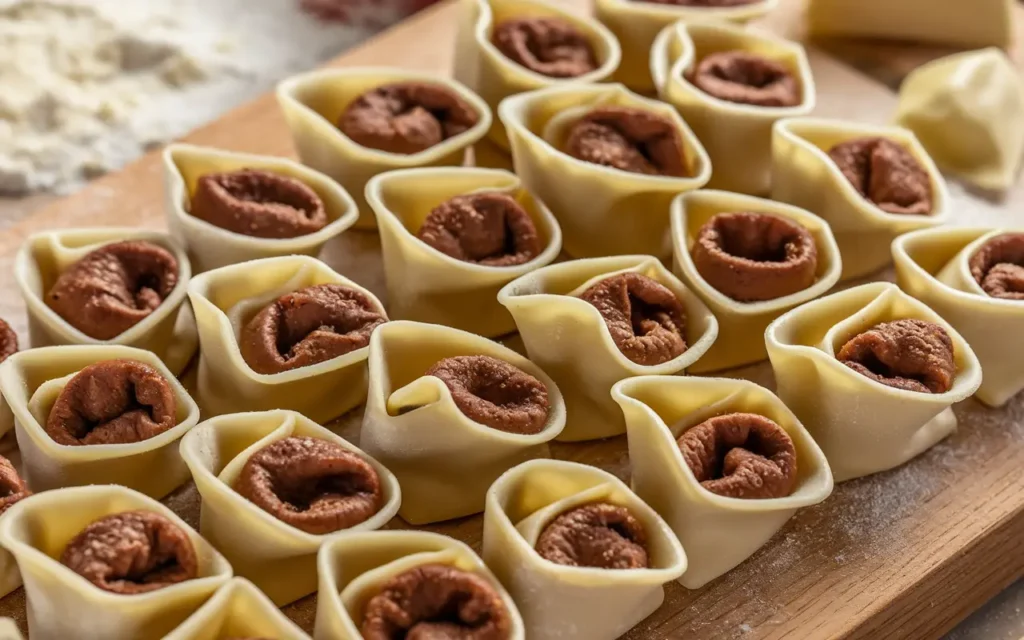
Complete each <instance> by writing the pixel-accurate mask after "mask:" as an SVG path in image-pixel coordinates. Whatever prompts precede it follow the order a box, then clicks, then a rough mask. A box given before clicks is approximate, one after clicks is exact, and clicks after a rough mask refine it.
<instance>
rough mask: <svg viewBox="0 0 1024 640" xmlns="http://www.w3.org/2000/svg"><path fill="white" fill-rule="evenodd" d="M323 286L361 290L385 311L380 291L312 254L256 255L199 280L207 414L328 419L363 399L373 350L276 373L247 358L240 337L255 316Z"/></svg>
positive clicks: (195, 302)
mask: <svg viewBox="0 0 1024 640" xmlns="http://www.w3.org/2000/svg"><path fill="white" fill-rule="evenodd" d="M318 284H339V285H343V286H346V287H349V288H352V289H355V290H356V291H359V292H360V293H362V294H364V295H365V296H367V297H368V298H369V299H370V301H371V302H372V303H373V305H374V307H375V308H376V310H377V311H378V312H380V313H382V314H383V313H384V307H383V305H381V304H380V301H379V300H377V298H376V297H375V296H374V295H373V294H372V293H370V292H369V291H368V290H366V289H364V288H363V287H360V286H359V285H357V284H356V283H354V282H352V281H351V280H349V279H348V278H345V277H343V276H341V275H339V274H337V273H335V272H334V271H332V270H331V269H330V268H329V267H328V266H327V265H325V264H324V263H322V262H320V261H319V260H317V259H315V258H310V257H308V256H287V257H280V258H264V259H263V260H253V261H251V262H245V263H242V264H237V265H231V266H228V267H221V268H220V269H215V270H213V271H208V272H207V273H204V274H202V275H199V276H196V277H195V278H194V279H193V280H192V284H191V285H190V286H189V290H188V295H189V298H190V299H191V300H192V307H193V309H194V310H195V314H196V321H197V324H198V326H199V339H200V357H199V377H198V383H197V384H198V392H197V398H196V399H197V401H198V402H199V406H200V407H201V408H202V410H203V415H204V416H205V417H212V416H216V415H221V414H224V413H236V412H239V411H266V410H270V409H292V410H294V411H298V412H299V413H301V414H303V415H305V416H308V417H309V418H311V419H312V420H314V421H316V422H319V423H324V422H327V421H329V420H332V419H334V418H336V417H338V416H340V415H341V414H343V413H345V412H346V411H348V410H349V409H352V408H354V407H357V406H359V405H360V404H362V403H363V401H364V400H365V399H366V354H367V351H368V348H367V347H364V348H362V349H356V350H355V351H351V352H349V353H346V354H345V355H343V356H340V357H337V358H333V359H331V360H327V361H325V362H321V363H318V364H314V365H311V366H308V367H301V368H298V369H292V370H290V371H283V372H281V373H275V374H259V373H256V372H255V371H253V370H252V368H251V367H249V365H248V364H247V363H246V362H245V360H244V359H243V358H242V353H241V351H240V350H239V347H238V337H239V335H240V333H241V330H242V328H243V327H244V326H245V324H246V323H247V322H248V321H249V319H250V318H252V317H253V316H254V315H256V314H257V313H259V311H260V310H262V309H263V308H264V307H265V306H266V305H268V304H271V303H272V302H274V301H275V300H277V299H278V298H279V297H281V296H283V295H285V294H287V293H291V292H293V291H296V290H298V289H302V288H305V287H311V286H314V285H318Z"/></svg>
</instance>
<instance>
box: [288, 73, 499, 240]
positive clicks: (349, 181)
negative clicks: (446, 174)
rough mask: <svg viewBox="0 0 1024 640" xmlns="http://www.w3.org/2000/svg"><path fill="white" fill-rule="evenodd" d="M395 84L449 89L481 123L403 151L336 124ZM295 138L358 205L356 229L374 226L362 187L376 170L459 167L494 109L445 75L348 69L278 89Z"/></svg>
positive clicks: (307, 159)
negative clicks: (357, 138)
mask: <svg viewBox="0 0 1024 640" xmlns="http://www.w3.org/2000/svg"><path fill="white" fill-rule="evenodd" d="M394 82H425V83H429V84H433V85H439V86H441V87H443V88H445V89H448V90H450V91H452V92H454V93H455V94H457V95H458V96H459V97H460V98H462V99H463V100H465V101H466V102H468V103H469V105H470V106H471V107H472V108H473V110H474V111H476V112H477V114H478V115H479V121H478V122H477V123H476V124H475V125H474V126H472V127H470V128H469V129H467V130H466V131H464V132H462V133H460V134H458V135H455V136H452V137H451V138H448V139H447V140H444V141H442V142H441V143H440V144H436V145H434V146H432V147H430V148H429V149H425V150H423V151H420V152H419V153H413V154H410V155H400V154H395V153H388V152H385V151H378V150H376V149H370V148H368V147H364V146H362V145H360V144H357V143H356V142H354V141H353V140H352V139H351V138H349V137H348V136H346V135H345V134H343V133H342V132H341V130H340V129H339V128H338V126H337V123H338V120H339V119H340V118H341V115H342V114H343V113H344V112H345V109H346V108H347V107H348V106H349V104H351V103H352V102H353V101H354V100H356V99H357V98H358V97H359V96H361V95H362V94H364V93H366V92H367V91H371V90H373V89H375V88H377V87H379V86H381V85H385V84H390V83H394ZM277 99H278V102H279V103H280V105H281V109H282V110H283V112H284V117H285V120H286V121H287V122H288V128H289V129H290V130H291V133H292V139H293V140H294V141H295V147H296V149H297V150H298V152H299V158H300V159H301V160H302V162H303V163H304V164H306V165H308V166H310V167H312V168H314V169H316V170H317V171H321V172H323V173H324V174H326V175H328V176H329V177H331V178H332V179H334V180H336V181H337V182H338V183H339V184H340V185H341V186H342V187H344V188H345V189H346V190H347V191H348V193H349V194H351V195H352V197H353V198H354V199H355V201H356V205H357V206H358V208H359V219H358V220H357V221H356V223H355V226H356V227H358V228H373V226H374V225H375V221H374V219H373V212H372V211H370V209H369V207H368V205H367V204H366V200H365V198H364V197H363V191H364V189H365V188H366V183H367V182H368V181H369V180H370V178H372V177H373V176H375V175H377V174H378V173H383V172H385V171H390V170H392V169H404V168H410V167H425V166H430V167H434V166H459V165H461V164H462V163H463V160H464V156H465V152H466V149H467V147H470V146H472V145H473V144H474V143H476V142H477V141H479V140H480V139H481V138H483V137H484V136H485V135H486V134H487V131H488V130H489V129H490V128H491V121H492V118H491V110H490V109H489V108H488V107H487V103H486V102H484V101H483V100H482V99H481V98H480V97H479V96H477V95H476V94H475V93H473V92H472V91H470V90H469V89H467V88H466V87H465V86H464V85H462V84H460V83H458V82H455V81H454V80H449V79H447V78H444V77H441V76H437V75H431V74H427V73H420V72H416V71H408V70H405V69H397V68H390V67H346V68H344V69H325V70H321V71H312V72H310V73H304V74H301V75H298V76H294V77H292V78H289V79H287V80H285V81H284V82H282V83H281V84H280V85H278V87H277Z"/></svg>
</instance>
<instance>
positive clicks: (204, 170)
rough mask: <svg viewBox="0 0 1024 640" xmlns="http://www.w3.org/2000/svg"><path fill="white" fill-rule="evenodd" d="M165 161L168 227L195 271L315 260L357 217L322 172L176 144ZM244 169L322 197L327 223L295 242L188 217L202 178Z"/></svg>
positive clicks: (349, 202) (339, 189)
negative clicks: (293, 258) (283, 259)
mask: <svg viewBox="0 0 1024 640" xmlns="http://www.w3.org/2000/svg"><path fill="white" fill-rule="evenodd" d="M163 161H164V184H165V195H166V199H167V203H166V210H167V226H168V227H169V228H170V230H171V233H172V234H174V237H175V238H177V239H178V240H179V241H180V242H181V243H182V244H183V245H184V246H185V247H187V248H188V252H189V256H190V257H191V258H192V264H193V265H195V270H196V273H202V272H203V271H209V270H210V269H216V268H218V267H223V266H226V265H229V264H236V263H239V262H245V261H246V260H255V259H257V258H271V257H274V256H287V255H293V254H303V255H310V256H313V257H316V255H317V254H319V253H320V249H321V248H323V246H324V244H326V243H327V241H328V240H330V239H332V238H334V237H336V236H338V235H339V234H340V233H342V232H343V231H345V230H346V229H348V228H349V227H351V226H352V225H353V224H355V222H356V218H358V217H359V211H358V210H357V209H356V203H355V200H353V199H352V196H350V195H349V194H348V192H347V191H345V188H344V187H342V186H341V185H340V184H338V183H337V182H335V181H334V180H333V179H331V178H329V177H327V176H325V175H324V174H322V173H320V172H319V171H314V170H313V169H310V168H308V167H304V166H302V165H301V164H299V163H297V162H293V161H291V160H288V159H285V158H276V157H273V156H258V155H252V154H248V153H236V152H233V151H223V150H220V149H214V148H211V147H197V146H193V145H190V144H172V145H168V146H167V148H166V149H164V152H163ZM241 169H261V170H263V171H269V172H271V173H276V174H278V175H282V176H286V177H288V178H294V179H296V180H298V181H300V182H302V183H303V184H305V185H306V186H308V187H309V188H310V189H312V190H313V191H315V192H316V194H317V195H318V196H320V200H321V201H322V202H323V204H324V211H325V212H326V213H327V221H328V222H327V225H326V226H324V228H323V229H320V230H319V231H317V232H315V233H311V234H309V235H304V236H299V237H297V238H283V239H274V238H254V237H252V236H247V235H244V234H241V233H235V232H234V231H228V230H227V229H222V228H220V227H218V226H216V225H213V224H210V223H209V222H206V221H205V220H200V219H199V218H196V217H195V216H193V215H192V214H191V213H189V208H190V202H191V198H192V195H193V194H195V191H196V188H197V185H198V183H199V179H200V178H202V177H203V176H205V175H207V174H211V173H225V172H230V171H238V170H241Z"/></svg>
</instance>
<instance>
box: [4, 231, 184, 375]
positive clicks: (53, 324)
mask: <svg viewBox="0 0 1024 640" xmlns="http://www.w3.org/2000/svg"><path fill="white" fill-rule="evenodd" d="M126 240H143V241H146V242H151V243H153V244H155V245H158V246H160V247H163V248H164V249H167V250H168V251H169V252H170V253H171V254H173V255H174V257H175V259H176V260H177V261H178V282H177V284H176V285H175V287H174V289H173V290H171V292H170V294H168V296H167V298H166V299H165V300H164V301H163V303H161V304H160V306H159V307H157V308H156V309H154V310H153V312H152V313H150V314H149V315H148V316H146V317H145V318H143V319H142V320H141V321H140V322H138V323H137V324H136V325H134V326H133V327H131V328H130V329H128V330H127V331H125V332H124V333H122V334H121V335H119V336H117V337H116V338H113V339H111V340H97V339H95V338H92V337H90V336H87V335H86V334H84V333H82V332H81V331H79V330H78V329H76V328H75V327H73V326H71V325H70V324H68V322H67V321H66V320H64V319H63V318H61V317H60V316H59V315H57V312H55V311H54V310H53V309H51V308H50V307H49V305H47V304H46V294H47V293H49V291H50V289H51V288H53V285H54V283H56V281H57V279H58V278H59V277H60V275H61V274H62V273H63V272H64V271H65V270H67V269H68V268H69V267H71V265H73V264H74V263H76V262H78V261H79V260H81V259H82V258H84V257H85V256H86V255H87V254H88V253H90V252H91V251H95V250H96V249H99V248H101V247H103V246H104V245H108V244H111V243H114V242H122V241H126ZM191 277H192V267H191V263H190V262H189V259H188V256H187V255H186V253H185V251H184V250H183V249H182V247H181V245H179V244H178V243H177V242H176V241H175V240H173V239H172V238H171V237H170V236H169V235H168V234H166V233H162V232H159V231H144V230H141V229H136V228H117V227H96V228H93V229H62V230H58V231H47V232H44V233H38V234H35V235H32V236H29V237H28V239H26V240H25V243H24V244H23V245H22V247H21V250H20V251H18V255H17V257H16V258H15V262H14V279H15V281H16V282H17V283H18V288H19V289H20V290H21V296H22V298H23V299H24V300H25V307H26V308H27V310H28V330H29V339H30V342H31V344H32V347H48V346H55V345H76V344H79V345H92V346H96V347H103V346H107V345H112V346H113V345H125V346H129V347H138V348H139V349H145V350H147V351H152V352H153V353H155V354H157V355H158V356H159V357H160V358H161V360H163V361H164V362H165V363H166V364H167V367H168V368H169V369H170V370H171V371H173V372H174V374H175V375H178V374H180V373H181V372H182V371H183V370H184V369H185V367H186V366H187V365H188V363H189V361H191V360H192V357H193V356H194V355H195V353H196V349H197V347H198V346H199V336H198V334H197V333H196V322H195V317H194V316H193V315H192V308H191V307H190V306H189V305H188V304H184V303H185V302H186V295H185V293H186V291H187V289H188V283H189V280H190V279H191Z"/></svg>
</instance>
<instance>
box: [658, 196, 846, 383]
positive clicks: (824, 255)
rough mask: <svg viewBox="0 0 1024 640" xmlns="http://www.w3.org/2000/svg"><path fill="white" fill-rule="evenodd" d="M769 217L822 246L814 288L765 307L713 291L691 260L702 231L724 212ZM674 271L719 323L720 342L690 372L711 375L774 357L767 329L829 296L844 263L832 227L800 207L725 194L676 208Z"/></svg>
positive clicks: (683, 199)
mask: <svg viewBox="0 0 1024 640" xmlns="http://www.w3.org/2000/svg"><path fill="white" fill-rule="evenodd" d="M743 211H746V212H753V213H765V214H770V215H774V216H778V217H781V218H787V219H789V220H792V221H794V222H796V223H797V224H799V225H800V226H802V227H804V228H805V229H807V230H808V231H810V232H811V235H812V236H813V238H814V241H815V244H816V245H817V247H818V270H817V274H816V278H815V281H814V284H812V285H811V286H810V287H808V288H807V289H804V290H803V291H798V292H796V293H793V294H790V295H788V296H784V297H782V298H776V299H775V300H766V301H763V302H737V301H736V300H733V299H732V298H730V297H729V296H727V295H725V294H723V293H721V292H719V291H718V290H716V289H715V288H714V287H712V286H711V285H710V284H708V282H707V281H706V280H705V279H704V278H703V277H702V276H701V275H700V273H699V272H698V271H697V268H696V267H695V266H694V263H693V260H692V258H691V257H690V250H691V248H692V247H693V243H694V239H695V238H696V237H697V233H698V232H699V231H700V228H701V227H702V226H704V223H706V222H707V221H708V220H710V219H711V218H712V217H713V216H715V215H717V214H719V213H728V212H743ZM672 241H673V244H674V245H675V260H674V267H673V269H674V271H675V273H676V274H678V275H679V277H680V279H682V281H683V282H684V283H685V284H686V286H687V287H688V288H689V289H690V290H691V291H693V292H694V293H695V294H696V295H697V297H699V298H700V299H701V300H702V301H703V302H704V304H705V305H707V307H708V309H710V310H711V313H712V314H714V316H715V318H716V319H717V320H718V339H717V340H715V342H714V344H712V345H711V347H710V348H709V349H708V350H707V353H705V354H704V355H703V357H701V359H700V360H698V361H697V362H695V363H694V364H693V365H692V366H691V367H690V368H689V369H688V370H689V372H690V373H705V372H708V371H720V370H722V369H731V368H733V367H739V366H742V365H746V364H753V363H755V362H760V361H762V360H764V359H766V358H767V357H768V352H767V351H766V350H765V346H764V330H765V329H766V328H767V327H768V325H769V324H771V322H772V321H773V320H775V319H776V318H778V317H779V316H780V315H782V314H783V313H785V312H787V311H789V310H790V309H793V308H794V307H798V306H800V305H801V304H803V303H805V302H807V301H808V300H813V299H814V298H817V297H819V296H822V295H824V294H825V293H827V292H828V290H829V289H831V288H832V287H833V286H834V285H835V284H836V282H838V281H839V273H840V271H841V270H842V260H841V259H840V257H839V247H838V246H836V241H835V238H834V237H833V236H832V230H831V229H830V228H829V226H828V224H827V223H826V222H825V221H824V220H822V219H821V218H819V217H818V216H816V215H814V214H812V213H810V212H809V211H805V210H803V209H799V208H797V207H793V206H789V205H785V204H781V203H778V202H773V201H772V200H764V199H761V198H755V197H752V196H744V195H740V194H736V193H728V192H725V191H711V190H701V191H694V192H692V193H685V194H683V195H681V196H679V197H678V198H677V199H676V200H675V202H673V203H672Z"/></svg>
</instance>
